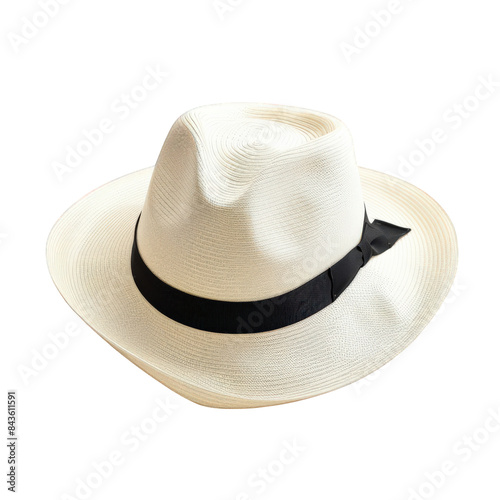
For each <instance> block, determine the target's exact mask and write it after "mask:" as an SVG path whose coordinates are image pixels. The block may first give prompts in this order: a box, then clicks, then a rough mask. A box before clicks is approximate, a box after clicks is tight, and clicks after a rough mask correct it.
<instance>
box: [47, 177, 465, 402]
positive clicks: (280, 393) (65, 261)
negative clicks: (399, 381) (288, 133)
mask: <svg viewBox="0 0 500 500" xmlns="http://www.w3.org/2000/svg"><path fill="white" fill-rule="evenodd" d="M152 172H153V169H152V168H148V169H144V170H140V171H137V172H135V173H132V174H129V175H126V176H124V177H121V178H119V179H117V180H115V181H113V182H110V183H108V184H106V185H104V186H102V187H100V188H98V189H96V190H95V191H93V192H91V193H90V194H88V195H87V196H85V197H84V198H83V199H81V200H80V201H78V202H77V203H76V204H74V205H73V206H72V207H71V208H70V209H69V210H67V211H66V212H65V213H64V214H63V216H62V217H61V218H60V219H59V220H58V221H57V223H56V224H55V226H54V228H53V229H52V231H51V233H50V236H49V239H48V242H47V261H48V266H49V270H50V274H51V275H52V279H53V280H54V283H55V285H56V286H57V288H58V290H59V292H60V293H61V295H62V296H63V297H64V299H65V300H66V301H67V303H68V304H69V305H70V306H71V307H72V308H73V310H74V311H75V312H76V313H77V314H78V315H79V316H80V317H81V318H82V319H83V320H84V321H85V322H86V323H87V324H88V325H89V326H90V327H91V328H92V329H94V330H95V331H96V332H97V333H98V334H99V335H100V336H101V337H102V338H103V339H105V340H106V341H107V342H108V343H109V344H111V345H112V346H113V347H114V348H115V349H116V350H118V351H119V352H120V353H121V354H123V355H124V356H126V357H127V358H128V359H129V360H130V361H132V362H133V363H135V364H136V365H137V366H138V367H140V368H141V369H143V370H144V371H145V372H147V373H148V374H150V375H151V376H152V377H154V378H155V379H157V380H158V381H160V382H161V383H163V384H164V385H166V386H167V387H169V388H170V389H172V390H173V391H175V392H177V393H178V394H180V395H182V396H184V397H186V398H188V399H190V400H191V401H194V402H196V403H199V404H202V405H206V406H212V407H219V408H250V407H259V406H268V405H276V404H282V403H287V402H291V401H297V400H301V399H305V398H309V397H312V396H316V395H319V394H323V393H326V392H329V391H332V390H334V389H338V388H340V387H343V386H345V385H347V384H350V383H352V382H355V381H357V380H359V379H361V378H362V377H365V376H366V375H368V374H370V373H372V372H373V371H375V370H377V369H379V368H380V367H381V366H383V365H384V364H385V363H387V362H388V361H389V360H391V359H392V358H394V357H395V356H396V355H397V354H399V353H400V352H401V351H402V350H403V349H405V348H406V347H407V346H408V345H409V344H410V343H411V342H412V341H413V340H414V339H415V338H416V337H417V336H418V334H419V333H420V332H421V331H422V329H423V328H424V327H425V326H426V325H427V324H428V323H429V321H430V320H431V319H432V317H433V316H434V314H435V313H436V312H437V310H438V309H439V307H440V305H441V304H442V302H443V300H444V299H445V297H446V295H447V294H448V292H449V290H450V287H451V285H452V282H453V279H454V276H455V272H456V267H457V257H458V250H457V241H456V235H455V231H454V228H453V225H452V223H451V221H450V219H449V218H448V216H447V215H446V213H445V212H444V210H443V209H442V208H441V207H440V206H439V204H438V203H436V202H435V201H434V200H433V199H432V198H431V197H430V196H429V195H427V194H426V193H424V192H423V191H421V190H420V189H418V188H416V187H415V186H413V185H411V184H409V183H407V182H405V181H402V180H400V179H397V178H395V177H392V176H389V175H387V174H383V173H380V172H376V171H373V170H368V169H364V168H360V175H361V182H362V188H363V196H364V200H365V204H366V207H367V212H368V214H369V217H370V219H371V220H372V219H381V220H386V221H388V222H391V223H393V224H397V225H400V226H404V227H409V228H411V232H410V233H409V234H407V235H406V236H405V237H404V238H402V239H401V240H400V241H398V243H397V244H396V245H395V246H394V247H393V248H391V249H390V250H389V251H387V252H385V253H384V254H382V255H379V256H376V257H374V258H372V259H371V260H370V262H369V263H368V264H367V265H366V266H365V267H363V268H362V269H361V270H360V271H359V273H358V275H357V276H356V278H355V279H354V281H353V282H352V283H351V284H350V286H349V287H348V288H347V290H345V291H344V292H343V293H342V295H341V296H340V297H339V298H338V299H337V300H336V301H335V302H334V303H333V304H331V305H330V306H328V307H326V308H324V309H323V310H321V311H320V312H318V313H316V314H314V315H313V316H311V317H309V318H307V319H305V320H303V321H300V322H298V323H296V324H293V325H290V326H288V327H285V328H281V329H279V330H274V331H271V332H264V333H251V334H235V335H231V334H221V333H211V332H205V331H200V330H196V329H194V328H191V327H188V326H184V325H182V324H179V323H176V322H175V321H173V320H171V319H169V318H167V317H165V316H164V315H162V314H161V313H160V312H158V311H157V310H156V309H155V308H153V307H152V306H151V305H150V304H149V302H147V301H146V300H145V299H144V297H143V296H142V295H141V294H140V292H139V291H138V289H137V288H136V285H135V283H134V280H133V277H132V273H131V269H130V255H131V249H132V243H133V237H134V227H135V223H136V221H137V218H138V216H139V214H140V212H141V210H142V207H143V204H144V200H145V197H146V193H147V189H148V185H149V181H150V179H151V175H152Z"/></svg>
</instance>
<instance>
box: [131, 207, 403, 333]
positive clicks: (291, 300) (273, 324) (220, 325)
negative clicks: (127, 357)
mask: <svg viewBox="0 0 500 500" xmlns="http://www.w3.org/2000/svg"><path fill="white" fill-rule="evenodd" d="M138 224H139V220H137V224H136V227H135V237H134V244H133V248H132V275H133V277H134V281H135V283H136V285H137V288H138V289H139V291H140V292H141V294H142V295H143V296H144V298H145V299H146V300H147V301H148V302H149V303H150V304H151V305H152V306H153V307H154V308H156V309H157V310H158V311H159V312H160V313H162V314H163V315H165V316H167V317H169V318H171V319H173V320H174V321H177V322H178V323H182V324H183V325H186V326H190V327H193V328H197V329H198V330H203V331H207V332H216V333H259V332H266V331H271V330H276V329H278V328H283V327H285V326H289V325H292V324H294V323H297V322H298V321H301V320H303V319H306V318H308V317H309V316H312V315H313V314H315V313H317V312H318V311H321V309H323V308H325V307H327V306H328V305H330V304H332V303H333V302H335V300H336V299H337V298H338V297H339V295H340V294H341V293H342V292H343V291H344V290H345V289H346V288H347V287H348V286H349V284H350V283H351V282H352V280H353V279H354V277H355V276H356V275H357V274H358V271H359V270H360V269H361V268H362V267H363V266H364V265H366V263H367V262H368V261H369V260H370V258H371V257H373V256H374V255H379V254H381V253H383V252H385V251H386V250H389V249H390V248H391V247H392V246H393V245H394V244H395V243H396V241H398V239H399V238H401V237H402V236H404V235H405V234H407V233H408V232H409V231H410V229H408V228H404V227H399V226H396V225H394V224H391V223H389V222H384V221H381V220H374V221H373V222H370V221H369V220H368V216H367V215H366V212H365V220H364V227H363V233H362V236H361V241H360V242H359V243H358V245H357V246H356V247H355V248H353V249H352V250H351V251H350V252H349V253H347V254H346V255H345V256H344V257H343V258H342V259H341V260H339V261H338V262H337V263H336V264H334V265H333V266H332V267H330V268H329V269H327V270H326V271H324V272H322V273H321V274H319V275H318V276H316V277H314V278H313V279H311V280H310V281H308V282H307V283H304V284H303V285H301V286H299V287H298V288H295V289H294V290H291V291H290V292H287V293H284V294H282V295H279V296H276V297H273V298H270V299H265V300H256V301H252V302H226V301H222V300H212V299H207V298H204V297H197V296H195V295H191V294H189V293H186V292H183V291H181V290H178V289H177V288H174V287H172V286H170V285H169V284H168V283H165V282H164V281H162V280H161V279H160V278H158V277H157V276H156V275H155V274H153V272H152V271H151V270H150V269H149V268H148V266H147V265H146V264H145V262H144V261H143V260H142V257H141V255H140V253H139V249H138V247H137V226H138Z"/></svg>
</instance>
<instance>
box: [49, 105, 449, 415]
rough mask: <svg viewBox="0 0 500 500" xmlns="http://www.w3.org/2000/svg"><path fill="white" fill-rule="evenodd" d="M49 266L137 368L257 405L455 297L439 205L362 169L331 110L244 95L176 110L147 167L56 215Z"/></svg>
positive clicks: (344, 368)
mask: <svg viewBox="0 0 500 500" xmlns="http://www.w3.org/2000/svg"><path fill="white" fill-rule="evenodd" d="M47 259H48V266H49V270H50V273H51V275H52V278H53V280H54V282H55V284H56V286H57V288H58V290H59V291H60V293H61V294H62V296H63V297H64V299H65V300H66V301H67V302H68V304H69V305H70V306H71V307H72V308H73V309H74V311H75V312H76V313H77V314H78V315H79V316H81V318H82V319H83V320H84V321H85V322H86V323H87V324H88V325H89V326H90V327H92V328H93V329H94V330H95V331H96V332H97V333H98V334H99V335H100V336H101V337H102V338H104V339H105V340H106V341H107V342H108V343H109V344H111V345H112V346H113V347H114V348H115V349H116V350H118V351H119V352H120V353H121V354H123V355H124V356H126V357H127V358H128V359H129V360H131V361H132V362H133V363H135V364H136V365H137V366H139V367H140V368H141V369H143V370H144V371H145V372H147V373H149V374H150V375H151V376H152V377H154V378H155V379H157V380H158V381H160V382H161V383H163V384H164V385H166V386H167V387H169V388H170V389H172V390H173V391H175V392H177V393H178V394H180V395H182V396H184V397H186V398H188V399H190V400H191V401H194V402H196V403H199V404H202V405H207V406H213V407H220V408H248V407H258V406H268V405H275V404H281V403H287V402H291V401H297V400H301V399H305V398H309V397H312V396H316V395H319V394H323V393H326V392H329V391H332V390H334V389H337V388H340V387H342V386H345V385H347V384H349V383H352V382H354V381H357V380H359V379H360V378H362V377H364V376H366V375H368V374H370V373H371V372H373V371H375V370H377V369H378V368H380V367H381V366H383V365H384V364H385V363H387V362H388V361H389V360H391V359H392V358H394V357H395V356H396V355H397V354H398V353H400V352H401V351H402V350H403V349H405V348H406V347H407V346H408V345H409V344H410V343H411V342H412V341H413V340H414V339H415V338H416V337H417V336H418V334H419V333H420V332H421V331H422V329H423V328H424V327H425V326H426V324H427V323H428V322H429V321H430V320H431V318H432V317H433V315H434V314H435V313H436V312H437V310H438V308H439V306H440V305H441V303H442V302H443V300H444V299H445V297H446V295H447V293H448V291H449V289H450V287H451V284H452V281H453V278H454V275H455V271H456V267H457V243H456V236H455V232H454V229H453V225H452V223H451V222H450V219H449V218H448V216H447V215H446V213H445V212H444V211H443V209H442V208H441V207H440V206H439V205H438V203H436V202H435V201H434V200H433V199H432V198H431V197H430V196H429V195H427V194H426V193H424V192H422V191H421V190H420V189H418V188H416V187H415V186H413V185H411V184H409V183H407V182H405V181H403V180H400V179H397V178H395V177H392V176H389V175H387V174H384V173H380V172H376V171H373V170H368V169H365V168H361V167H358V165H357V163H356V160H355V156H354V150H353V144H352V139H351V136H350V133H349V131H348V130H347V128H346V126H345V125H344V124H343V123H342V122H341V121H339V120H338V119H337V118H334V117H332V116H330V115H328V114H325V113H322V112H317V111H310V110H306V109H301V108H296V107H290V106H280V105H271V104H244V103H243V104H241V103H238V104H218V105H210V106H202V107H199V108H196V109H194V110H191V111H189V112H187V113H185V114H184V115H182V116H181V117H180V118H178V119H177V120H176V121H175V123H174V125H173V126H172V128H171V130H170V132H169V134H168V136H167V139H166V141H165V143H164V145H163V148H162V150H161V152H160V155H159V158H158V161H157V163H156V165H155V167H154V168H146V169H144V170H139V171H137V172H134V173H131V174H129V175H126V176H124V177H121V178H119V179H117V180H114V181H112V182H110V183H108V184H106V185H104V186H102V187H100V188H98V189H96V190H94V191H93V192H91V193H90V194H88V195H87V196H85V197H84V198H83V199H81V200H80V201H78V202H77V203H76V204H74V205H73V206H72V207H71V208H69V210H67V211H66V212H65V213H64V214H63V215H62V217H61V218H60V219H59V220H58V221H57V223H56V224H55V226H54V228H53V229H52V231H51V233H50V236H49V239H48V243H47Z"/></svg>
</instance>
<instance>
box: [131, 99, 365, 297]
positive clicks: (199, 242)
mask: <svg viewBox="0 0 500 500" xmlns="http://www.w3.org/2000/svg"><path fill="white" fill-rule="evenodd" d="M363 216H364V204H363V197H362V193H361V183H360V179H359V172H358V166H357V164H356V159H355V155H354V149H353V144H352V139H351V136H350V133H349V131H348V130H347V128H346V127H345V125H344V124H343V123H342V122H341V121H340V120H338V119H336V118H334V117H332V116H330V115H327V114H324V113H320V112H316V111H310V110H305V109H301V108H295V107H289V106H278V105H269V104H245V103H242V104H220V105H211V106H203V107H200V108H196V109H194V110H191V111H189V112H187V113H185V114H184V115H182V116H181V117H180V118H178V119H177V120H176V122H175V123H174V125H173V126H172V129H171V130H170V132H169V134H168V136H167V139H166V141H165V143H164V145H163V148H162V150H161V152H160V155H159V158H158V160H157V163H156V166H155V169H154V172H153V176H152V179H151V183H150V186H149V190H148V194H147V197H146V200H145V204H144V208H143V211H142V215H141V220H140V223H139V226H138V233H137V241H138V247H139V251H140V253H141V256H142V258H143V259H144V261H145V263H146V264H147V266H148V267H149V268H150V269H151V271H153V273H154V274H156V275H157V276H158V277H159V278H160V279H162V280H163V281H165V282H166V283H168V284H169V285H171V286H173V287H175V288H178V289H180V290H182V291H184V292H187V293H191V294H193V295H198V296H201V297H206V298H210V299H216V300H226V301H228V300H229V301H252V300H262V299H266V298H271V297H275V296H277V295H280V294H282V293H285V292H287V291H290V290H292V289H294V288H296V287H298V286H300V285H301V284H303V283H305V282H306V281H308V280H310V279H312V278H313V277H314V276H316V275H318V274H319V273H320V272H322V271H324V270H325V269H327V268H328V267H330V266H332V265H333V264H335V263H336V262H337V261H339V260H340V259H341V258H342V257H343V256H344V255H345V254H346V253H347V252H349V251H350V250H351V249H352V248H353V247H355V246H356V245H357V243H358V242H359V240H360V238H361V232H362V227H363Z"/></svg>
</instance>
